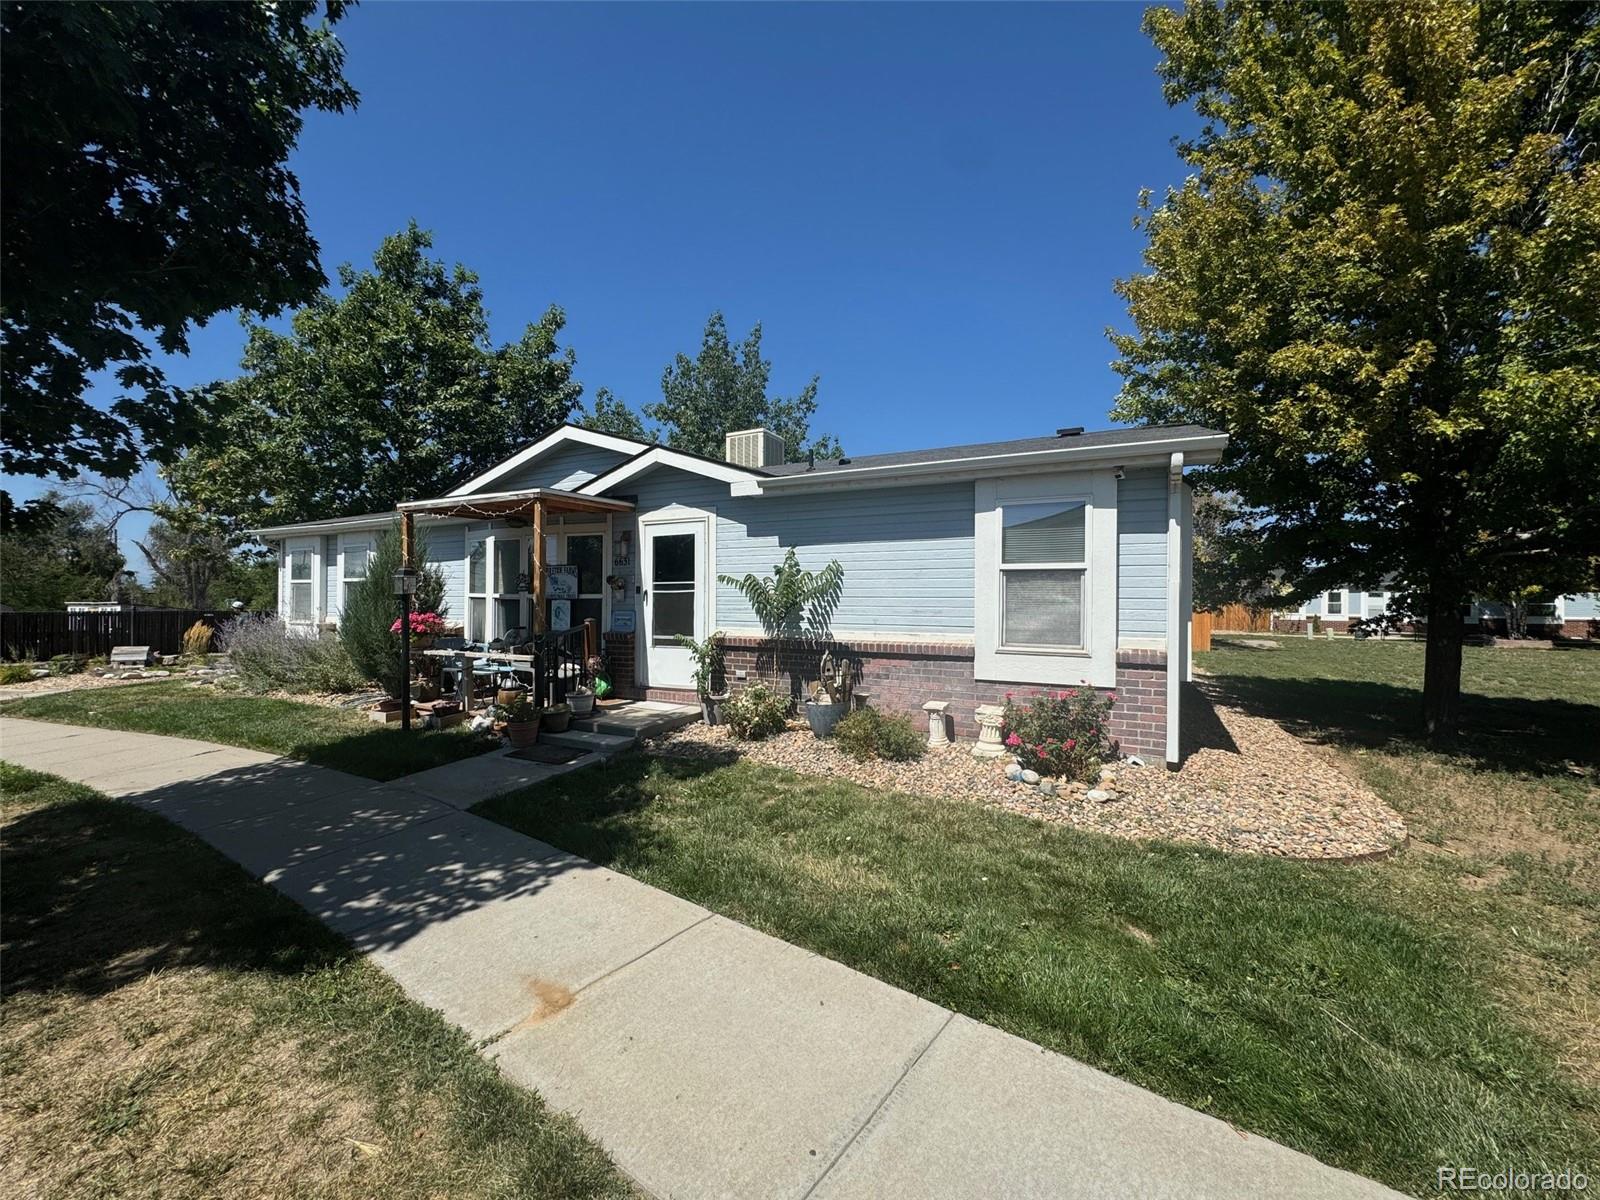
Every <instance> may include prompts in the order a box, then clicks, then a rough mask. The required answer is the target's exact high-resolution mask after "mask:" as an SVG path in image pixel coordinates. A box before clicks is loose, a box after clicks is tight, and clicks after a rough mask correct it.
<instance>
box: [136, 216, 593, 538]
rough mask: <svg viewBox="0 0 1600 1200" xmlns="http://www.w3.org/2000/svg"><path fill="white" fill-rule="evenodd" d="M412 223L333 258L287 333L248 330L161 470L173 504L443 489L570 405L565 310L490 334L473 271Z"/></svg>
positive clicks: (213, 506) (261, 504) (352, 505)
mask: <svg viewBox="0 0 1600 1200" xmlns="http://www.w3.org/2000/svg"><path fill="white" fill-rule="evenodd" d="M432 244H433V241H432V238H431V236H430V235H429V234H428V233H426V232H425V231H423V230H420V229H418V228H417V227H416V225H415V224H413V225H411V226H410V227H409V228H408V229H406V230H404V231H402V232H400V233H397V234H395V235H393V236H391V237H387V238H385V239H384V240H383V244H382V245H381V246H379V248H378V251H377V253H376V254H375V255H374V256H373V268H372V269H371V270H366V271H358V270H356V269H355V268H354V267H352V266H350V265H348V264H346V265H345V266H342V267H340V269H339V279H340V283H341V285H342V287H343V292H342V294H339V295H334V294H332V293H323V294H321V295H319V296H318V297H317V298H316V299H315V300H314V301H313V302H312V303H311V304H310V305H309V306H307V307H306V308H304V309H302V310H301V311H300V312H298V313H296V314H295V316H294V319H293V322H292V328H291V329H290V331H289V332H288V333H278V332H276V331H275V330H272V329H269V328H267V327H265V326H262V325H256V326H253V327H252V328H251V329H250V336H249V341H248V344H247V346H246V348H245V354H244V363H243V366H244V374H243V375H241V376H240V377H239V378H237V379H234V380H230V381H228V382H226V383H221V384H216V385H213V386H212V388H210V389H208V390H209V391H211V392H212V394H213V400H212V403H213V404H214V405H215V407H217V408H218V410H219V411H220V412H221V413H222V414H223V415H222V416H221V418H220V420H219V422H218V425H217V428H216V429H215V430H214V431H213V433H212V435H211V436H210V437H209V438H208V441H207V444H206V445H205V446H204V447H202V448H200V449H197V450H195V451H194V452H192V453H190V454H187V455H185V456H184V457H183V458H182V459H181V460H179V461H178V462H176V463H174V464H173V465H172V466H171V467H170V468H169V469H168V471H167V475H168V478H169V480H170V481H171V483H172V485H173V489H174V491H175V492H176V493H177V494H178V496H179V497H180V498H181V500H182V501H183V502H184V503H185V504H188V505H191V506H194V507H196V508H198V509H200V510H202V511H204V512H207V513H212V514H224V515H226V516H228V517H230V518H232V519H234V521H235V522H236V524H237V523H244V524H251V523H279V522H292V521H301V520H309V519H312V518H318V517H322V518H326V517H337V516H347V515H354V514H360V513H370V512H383V511H386V510H389V509H392V508H393V507H394V505H395V503H396V502H397V501H400V500H416V499H423V498H426V497H430V496H439V495H443V494H444V493H445V492H447V491H449V490H450V489H451V488H453V487H456V486H458V485H460V484H461V483H462V482H463V481H464V480H466V479H467V478H469V477H471V476H473V475H475V474H478V473H480V472H482V471H484V470H487V469H488V468H489V467H491V466H493V465H494V464H495V463H498V462H501V461H503V460H504V459H506V458H507V457H509V456H510V455H511V454H512V453H513V452H515V451H516V450H517V449H518V448H519V447H521V446H524V445H526V444H527V443H529V442H531V441H534V440H536V439H537V438H539V437H541V436H542V435H544V434H545V433H547V432H549V431H550V430H551V429H553V428H555V427H556V426H557V425H559V424H561V423H562V422H563V421H565V420H567V419H568V417H569V416H571V415H572V413H573V412H574V410H575V409H577V407H578V399H579V396H580V395H581V393H582V388H581V386H580V385H579V384H578V383H577V382H576V381H574V380H573V378H572V372H573V367H574V363H575V360H574V357H573V354H572V351H571V350H563V349H561V348H560V347H559V346H558V345H557V341H556V339H557V337H558V335H559V334H560V332H561V330H562V327H563V325H564V324H565V323H566V318H565V316H564V314H563V313H562V311H561V310H560V309H559V308H556V307H551V308H550V309H549V310H548V311H547V312H546V313H545V314H544V315H543V316H542V317H541V318H540V319H539V320H538V321H537V322H535V323H533V324H530V325H528V326H527V328H526V329H525V330H524V332H523V334H522V336H521V337H520V338H519V339H518V340H517V341H514V342H509V343H506V344H503V345H498V346H497V345H494V344H493V343H492V342H491V341H490V338H489V319H488V314H487V313H486V311H485V309H484V304H483V292H482V290H481V289H480V288H479V286H478V277H477V276H476V275H475V274H473V273H472V272H471V271H469V270H468V269H467V268H466V267H464V266H462V265H460V264H459V263H458V264H457V265H456V266H454V267H447V266H446V265H445V264H444V263H443V262H441V261H439V260H437V259H434V258H432V257H430V256H429V255H428V253H427V251H428V250H429V248H430V247H431V246H432Z"/></svg>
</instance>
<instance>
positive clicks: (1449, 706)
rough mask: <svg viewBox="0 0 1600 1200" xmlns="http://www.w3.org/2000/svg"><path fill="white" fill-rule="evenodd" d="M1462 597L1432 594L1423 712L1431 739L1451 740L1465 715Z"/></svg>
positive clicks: (1438, 740) (1436, 740)
mask: <svg viewBox="0 0 1600 1200" xmlns="http://www.w3.org/2000/svg"><path fill="white" fill-rule="evenodd" d="M1464 632H1465V631H1464V628H1463V626H1462V623H1461V600H1460V599H1459V598H1458V597H1456V596H1453V595H1440V594H1439V593H1438V592H1434V593H1432V594H1430V595H1429V597H1428V650H1427V657H1426V660H1425V662H1424V664H1423V668H1422V713H1423V722H1424V724H1425V725H1426V727H1427V731H1428V740H1429V741H1430V742H1435V743H1438V742H1448V741H1450V740H1451V739H1452V738H1454V737H1455V735H1456V727H1457V725H1458V724H1459V722H1460V718H1461V641H1462V637H1463V634H1464Z"/></svg>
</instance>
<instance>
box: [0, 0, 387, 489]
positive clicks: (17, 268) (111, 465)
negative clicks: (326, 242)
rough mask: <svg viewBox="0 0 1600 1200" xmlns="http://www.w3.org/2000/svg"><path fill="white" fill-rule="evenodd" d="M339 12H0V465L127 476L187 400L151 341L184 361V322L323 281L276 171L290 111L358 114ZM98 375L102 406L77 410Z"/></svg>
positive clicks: (292, 134) (290, 125)
mask: <svg viewBox="0 0 1600 1200" xmlns="http://www.w3.org/2000/svg"><path fill="white" fill-rule="evenodd" d="M345 8H346V5H345V4H344V3H343V2H342V0H328V2H327V3H326V4H317V3H310V2H302V0H278V2H277V3H274V4H268V3H261V2H254V0H252V2H249V3H234V4H189V3H148V2H145V3H121V4H113V3H74V4H44V3H25V4H18V3H5V4H3V5H0V78H3V79H4V81H5V84H4V102H3V109H0V161H3V162H4V164H5V168H4V170H3V171H0V211H3V212H4V214H5V218H4V221H3V223H0V273H3V275H4V279H5V287H4V293H3V297H0V347H3V351H4V353H3V358H0V390H3V392H4V395H5V408H6V414H5V423H4V435H3V439H0V467H3V468H4V469H5V470H6V471H7V472H11V473H13V474H24V475H39V476H46V475H55V476H57V477H60V478H63V479H64V478H69V477H70V476H72V475H74V474H76V473H78V472H80V471H95V472H99V473H101V474H104V475H108V476H112V477H115V478H126V477H128V476H129V475H131V474H132V473H133V472H134V471H135V470H136V469H137V468H138V466H139V462H140V459H141V456H142V454H144V453H147V452H148V453H153V454H155V455H156V456H157V457H164V456H166V455H169V454H170V453H172V451H173V449H174V448H175V447H176V446H179V445H181V444H183V443H185V442H186V441H187V440H188V438H189V437H190V436H192V435H193V433H194V431H195V429H196V428H197V422H199V421H201V420H203V418H204V410H203V408H201V407H199V406H197V405H196V403H195V401H196V400H199V399H203V397H199V396H193V395H183V394H180V393H178V392H176V391H175V390H174V389H172V388H170V387H169V386H168V385H167V383H166V380H165V377H164V376H163V373H162V371H161V370H160V368H159V367H158V366H157V364H156V363H154V362H152V361H151V357H150V355H151V345H150V342H151V341H152V340H153V341H154V343H155V344H156V345H157V346H159V347H160V349H161V350H162V351H163V352H164V353H167V354H181V353H184V352H185V351H186V350H187V348H188V335H189V328H190V325H191V324H192V323H201V324H203V323H204V322H205V321H206V320H207V319H208V318H210V317H212V316H214V315H216V314H217V313H219V312H223V311H225V310H228V309H234V308H239V309H244V310H247V311H250V312H255V313H261V314H268V313H274V312H277V311H279V310H280V309H282V308H283V307H285V306H286V305H290V304H296V303H300V302H302V301H304V300H305V299H307V298H309V297H310V296H311V295H313V294H314V293H315V292H316V290H317V288H318V287H320V286H321V285H322V283H323V276H322V271H321V268H320V267H319V266H318V262H317V244H316V242H315V241H313V240H312V237H311V234H310V232H309V231H308V229H307V227H306V218H305V210H304V207H303V206H302V204H301V201H300V187H299V183H298V181H297V180H296V179H295V176H294V174H293V173H292V172H291V171H290V170H289V168H288V160H289V154H290V152H291V151H292V150H293V149H294V144H295V139H296V138H297V137H298V135H299V133H300V126H301V113H302V112H303V111H304V110H306V109H308V108H315V109H322V110H324V111H339V110H343V109H346V108H349V107H351V106H353V105H354V104H355V103H356V93H355V91H354V90H353V89H352V88H351V87H350V85H349V84H348V83H346V82H345V80H344V77H343V75H342V67H343V60H344V51H343V49H342V48H341V47H340V45H339V42H338V39H337V38H336V37H335V36H334V35H333V32H332V28H331V26H332V24H333V22H335V21H337V20H338V19H339V17H340V16H341V14H342V13H343V12H344V10H345ZM319 13H320V14H321V16H320V17H319ZM108 369H109V370H111V371H112V372H113V373H114V375H113V377H114V381H115V386H114V387H113V388H112V389H111V391H112V392H113V396H112V398H111V401H110V403H109V404H107V405H94V404H91V403H89V401H88V400H87V399H86V397H85V392H86V390H87V389H88V387H89V386H90V383H91V379H92V377H93V376H95V375H96V374H97V373H98V372H101V371H102V370H108Z"/></svg>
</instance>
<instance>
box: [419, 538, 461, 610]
mask: <svg viewBox="0 0 1600 1200" xmlns="http://www.w3.org/2000/svg"><path fill="white" fill-rule="evenodd" d="M419 533H420V536H421V537H422V539H423V542H424V545H423V561H424V562H426V563H428V564H430V565H433V566H437V567H438V568H439V570H440V571H441V572H443V574H444V602H445V608H446V609H447V610H448V611H446V612H441V613H440V614H439V615H440V616H441V617H444V618H445V621H446V623H448V624H452V625H456V624H460V623H461V622H462V621H464V620H466V617H467V591H466V588H467V582H466V574H465V570H466V568H465V567H464V566H463V564H462V559H463V558H464V557H465V556H466V553H467V536H466V527H465V526H463V525H443V526H440V525H427V524H425V525H422V526H421V527H420V530H419Z"/></svg>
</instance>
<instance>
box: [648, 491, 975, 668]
mask: <svg viewBox="0 0 1600 1200" xmlns="http://www.w3.org/2000/svg"><path fill="white" fill-rule="evenodd" d="M617 490H618V492H619V493H623V492H629V493H631V494H633V495H636V496H637V498H638V507H639V511H640V512H649V511H651V510H653V509H657V508H664V507H666V506H667V505H669V504H674V503H676V504H683V505H687V506H689V507H691V508H704V509H711V510H713V511H714V512H715V513H716V514H717V522H716V525H717V532H716V540H717V572H718V573H719V574H722V575H732V576H735V577H738V576H742V575H744V574H745V573H746V572H754V573H755V574H757V575H767V574H770V573H771V571H772V567H773V564H774V563H776V562H778V561H779V559H780V558H781V557H782V554H783V550H784V549H785V548H787V547H790V546H793V547H794V548H795V550H796V552H797V553H798V554H799V556H800V562H801V564H802V565H803V566H805V567H806V568H807V569H809V570H817V569H818V568H820V567H822V566H824V565H826V564H827V562H828V561H829V560H830V559H835V558H836V559H838V560H839V562H840V564H841V565H843V567H844V595H843V597H842V599H841V600H840V603H839V608H838V611H837V612H836V613H835V614H834V618H833V625H834V628H835V629H838V630H841V631H851V632H860V633H884V634H889V633H898V634H913V635H922V636H935V637H941V636H942V637H949V636H955V637H963V638H965V637H970V636H971V635H972V525H973V513H972V502H973V495H972V485H971V484H970V483H965V484H942V485H930V486H922V487H905V488H884V489H874V490H870V491H850V492H845V491H840V492H835V493H829V492H813V493H811V494H808V495H804V496H792V497H790V496H784V497H776V496H769V497H738V496H730V495H729V494H728V485H727V484H723V483H717V482H716V481H714V480H709V479H704V478H702V477H700V476H697V475H691V474H689V473H687V472H684V471H678V470H674V469H672V468H666V467H663V468H658V469H656V470H653V471H651V472H649V473H648V474H646V475H643V476H640V477H639V478H638V479H635V480H629V481H628V482H627V483H626V484H623V485H622V486H621V487H619V488H618V489H617ZM717 624H718V625H719V626H720V627H721V628H723V629H726V630H730V631H731V630H745V631H756V630H759V629H760V627H761V626H760V623H759V622H758V621H757V620H756V618H755V614H754V613H753V612H751V611H750V606H749V605H748V604H747V603H746V602H745V600H744V597H743V596H741V595H740V594H739V593H738V591H737V590H735V589H734V588H732V587H729V586H728V585H726V584H718V586H717Z"/></svg>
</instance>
